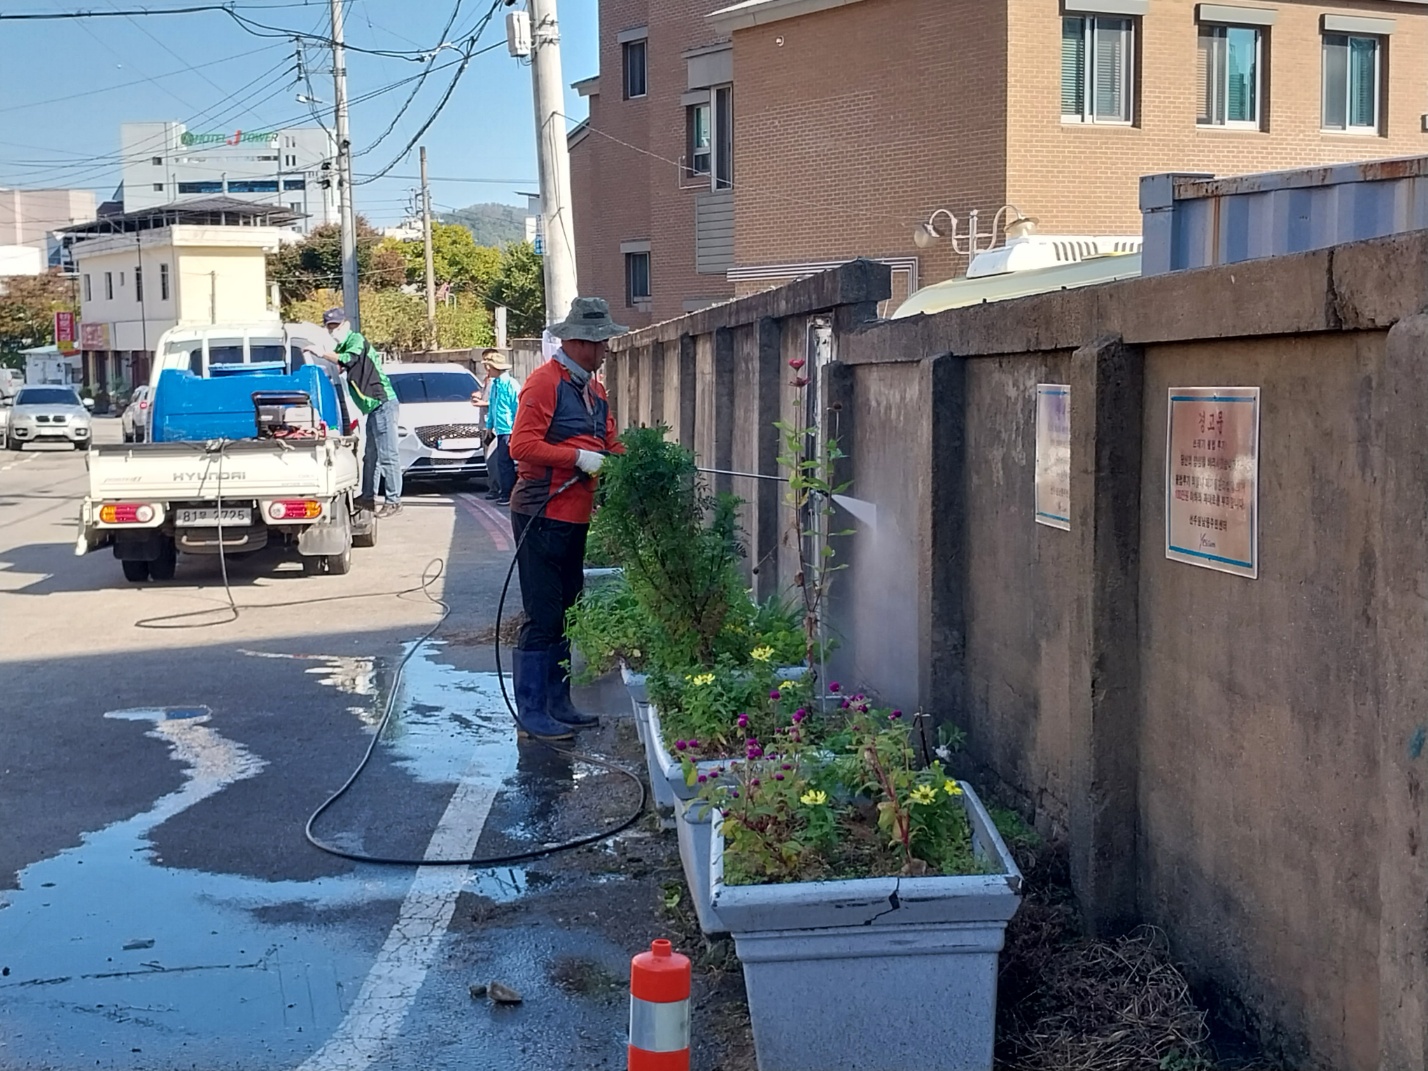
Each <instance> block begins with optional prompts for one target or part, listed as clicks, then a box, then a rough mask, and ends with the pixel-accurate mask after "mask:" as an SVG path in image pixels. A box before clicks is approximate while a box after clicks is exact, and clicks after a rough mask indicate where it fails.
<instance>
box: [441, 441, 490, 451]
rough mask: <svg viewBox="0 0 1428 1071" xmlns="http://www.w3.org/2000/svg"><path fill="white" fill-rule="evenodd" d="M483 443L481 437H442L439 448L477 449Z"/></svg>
mask: <svg viewBox="0 0 1428 1071" xmlns="http://www.w3.org/2000/svg"><path fill="white" fill-rule="evenodd" d="M481 445H482V443H481V440H480V439H440V440H438V441H437V444H436V448H437V449H438V450H475V449H478V448H479V447H480V446H481Z"/></svg>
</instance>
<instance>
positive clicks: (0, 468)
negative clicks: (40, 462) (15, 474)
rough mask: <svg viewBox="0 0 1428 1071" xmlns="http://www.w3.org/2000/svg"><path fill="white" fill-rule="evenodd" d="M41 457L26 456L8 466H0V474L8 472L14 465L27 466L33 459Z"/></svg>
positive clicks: (36, 455) (37, 455) (38, 455)
mask: <svg viewBox="0 0 1428 1071" xmlns="http://www.w3.org/2000/svg"><path fill="white" fill-rule="evenodd" d="M41 456H42V455H40V454H26V455H25V456H24V457H22V458H17V459H16V460H14V461H12V462H10V464H8V465H0V472H9V471H10V470H11V469H13V468H14V467H15V466H16V465H28V464H29V463H30V462H31V461H33V460H35V458H37V457H41Z"/></svg>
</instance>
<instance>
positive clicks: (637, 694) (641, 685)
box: [620, 662, 650, 703]
mask: <svg viewBox="0 0 1428 1071" xmlns="http://www.w3.org/2000/svg"><path fill="white" fill-rule="evenodd" d="M620 676H621V677H623V678H624V680H625V687H626V688H627V689H629V692H630V698H631V699H633V700H634V701H635V702H636V703H648V702H649V701H650V696H649V692H647V691H646V690H645V681H646V680H647V679H648V678H647V677H646V676H645V675H644V674H643V673H636V672H635V671H634V670H632V669H631V668H630V667H629V666H628V665H626V664H625V663H624V662H621V663H620Z"/></svg>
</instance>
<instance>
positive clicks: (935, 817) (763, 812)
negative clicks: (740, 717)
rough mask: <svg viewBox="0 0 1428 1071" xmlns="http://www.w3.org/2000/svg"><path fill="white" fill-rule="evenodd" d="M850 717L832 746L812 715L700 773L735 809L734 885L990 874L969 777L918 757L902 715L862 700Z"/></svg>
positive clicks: (706, 794)
mask: <svg viewBox="0 0 1428 1071" xmlns="http://www.w3.org/2000/svg"><path fill="white" fill-rule="evenodd" d="M839 718H841V719H842V724H841V725H840V726H839V728H838V729H837V730H836V731H833V732H830V733H828V734H827V735H826V736H825V738H824V739H823V740H822V741H821V742H818V741H816V740H815V738H814V736H813V735H812V733H811V732H810V730H811V729H812V728H813V726H814V725H815V724H816V719H812V718H809V719H799V720H798V721H797V722H796V723H795V725H794V726H793V727H792V728H791V729H790V730H786V731H783V732H779V733H775V734H774V735H772V736H769V737H750V739H749V740H748V741H747V742H746V747H747V751H746V758H745V761H743V762H741V763H738V764H736V765H731V766H730V768H729V769H727V770H725V771H723V772H722V773H720V774H718V775H716V776H711V775H710V774H708V773H703V774H699V775H698V776H697V780H698V782H700V783H701V784H702V787H701V793H700V794H701V796H702V797H703V798H705V799H707V800H709V801H710V802H711V803H713V804H714V805H715V806H716V807H718V808H719V809H720V810H721V811H722V812H723V814H724V818H723V823H722V826H721V829H722V832H723V835H724V844H725V848H724V880H725V881H726V882H728V883H730V884H733V885H756V884H769V883H779V882H792V881H821V880H829V879H839V878H855V877H872V876H880V875H891V874H901V875H905V876H913V877H916V876H923V875H928V874H977V873H982V872H984V870H985V864H984V863H983V862H982V861H981V860H980V859H978V858H977V856H976V853H975V852H974V851H973V849H972V829H971V821H970V819H969V818H968V815H967V809H966V806H965V799H964V797H965V790H964V789H963V787H962V784H961V782H959V781H958V780H957V779H956V778H955V777H953V776H952V775H951V774H949V773H948V772H947V771H946V769H945V768H944V766H943V764H942V763H941V761H935V762H932V763H931V764H929V765H925V766H924V765H922V764H921V763H919V762H918V760H917V755H916V751H915V749H914V748H913V746H912V744H911V741H910V734H909V732H908V729H907V726H906V723H905V722H904V720H903V717H902V712H901V711H899V710H886V709H879V708H876V707H874V706H873V705H872V703H871V702H870V701H869V700H868V699H867V697H866V696H862V695H856V696H853V697H851V698H850V699H848V700H845V701H844V702H843V703H842V704H841V705H840V711H839Z"/></svg>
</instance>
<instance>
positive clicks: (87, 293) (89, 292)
mask: <svg viewBox="0 0 1428 1071" xmlns="http://www.w3.org/2000/svg"><path fill="white" fill-rule="evenodd" d="M84 300H85V301H93V300H94V287H92V286H90V285H89V276H88V275H86V276H85V277H84Z"/></svg>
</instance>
